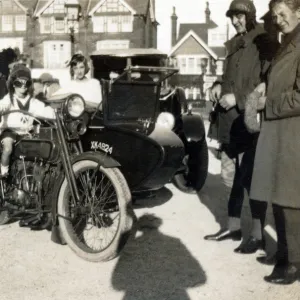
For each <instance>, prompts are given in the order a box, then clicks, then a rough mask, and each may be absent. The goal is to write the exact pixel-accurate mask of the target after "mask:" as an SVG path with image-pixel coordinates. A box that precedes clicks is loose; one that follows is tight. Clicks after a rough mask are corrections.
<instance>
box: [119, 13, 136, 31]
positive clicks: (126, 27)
mask: <svg viewBox="0 0 300 300" xmlns="http://www.w3.org/2000/svg"><path fill="white" fill-rule="evenodd" d="M132 23H133V22H132V16H131V15H130V16H128V15H127V16H120V26H121V28H120V29H121V30H120V31H121V32H132Z"/></svg>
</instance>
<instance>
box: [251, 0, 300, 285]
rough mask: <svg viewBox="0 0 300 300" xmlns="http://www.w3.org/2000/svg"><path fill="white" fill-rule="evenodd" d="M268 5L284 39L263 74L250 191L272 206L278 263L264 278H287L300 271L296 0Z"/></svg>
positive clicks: (299, 10)
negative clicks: (262, 98)
mask: <svg viewBox="0 0 300 300" xmlns="http://www.w3.org/2000/svg"><path fill="white" fill-rule="evenodd" d="M269 8H270V11H271V13H272V18H273V20H274V22H275V24H276V25H277V26H278V29H279V31H280V32H282V33H283V37H284V39H283V42H282V45H281V48H280V49H279V51H278V52H277V55H276V57H275V59H274V60H273V62H272V65H271V69H270V73H269V75H268V80H267V87H266V102H265V110H264V115H265V118H264V121H263V124H262V128H261V133H260V136H259V139H258V145H257V149H256V156H255V164H254V171H253V179H252V184H251V194H250V196H251V198H252V199H254V201H255V200H256V201H266V202H271V203H272V206H273V213H274V219H275V227H276V232H277V237H278V239H277V253H276V259H277V263H276V265H275V267H274V269H273V272H272V273H271V275H269V276H266V277H265V278H264V279H265V281H267V282H271V283H276V284H291V283H293V282H294V281H296V280H297V279H298V277H299V273H300V272H299V271H300V197H299V194H300V179H299V178H300V177H299V176H300V130H299V129H300V51H299V49H300V0H271V1H270V3H269ZM266 207H267V206H265V209H266Z"/></svg>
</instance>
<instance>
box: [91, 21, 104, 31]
mask: <svg viewBox="0 0 300 300" xmlns="http://www.w3.org/2000/svg"><path fill="white" fill-rule="evenodd" d="M93 27H94V32H105V31H106V18H105V17H93Z"/></svg>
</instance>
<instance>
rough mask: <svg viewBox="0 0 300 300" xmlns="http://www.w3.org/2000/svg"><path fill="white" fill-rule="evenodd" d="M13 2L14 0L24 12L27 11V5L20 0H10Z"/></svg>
mask: <svg viewBox="0 0 300 300" xmlns="http://www.w3.org/2000/svg"><path fill="white" fill-rule="evenodd" d="M12 1H13V2H15V3H16V4H17V5H18V6H19V7H20V8H21V9H22V10H23V11H24V12H26V11H27V7H26V6H24V5H23V4H22V3H21V1H18V0H12Z"/></svg>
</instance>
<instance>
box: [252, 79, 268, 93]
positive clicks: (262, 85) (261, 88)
mask: <svg viewBox="0 0 300 300" xmlns="http://www.w3.org/2000/svg"><path fill="white" fill-rule="evenodd" d="M254 91H256V92H259V93H260V95H261V96H265V94H266V83H265V82H262V83H260V84H259V85H258V86H257V87H256V88H255V90H254Z"/></svg>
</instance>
